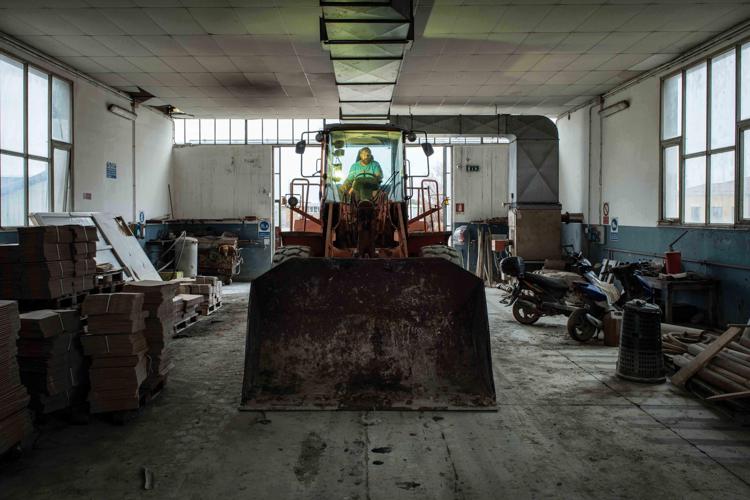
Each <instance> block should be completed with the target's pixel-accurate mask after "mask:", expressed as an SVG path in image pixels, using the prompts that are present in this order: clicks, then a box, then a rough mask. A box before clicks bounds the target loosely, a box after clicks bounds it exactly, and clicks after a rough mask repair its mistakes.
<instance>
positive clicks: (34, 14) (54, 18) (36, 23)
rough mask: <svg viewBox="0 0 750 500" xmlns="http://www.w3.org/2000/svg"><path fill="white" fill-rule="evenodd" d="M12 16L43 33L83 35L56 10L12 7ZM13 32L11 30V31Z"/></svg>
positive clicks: (83, 33)
mask: <svg viewBox="0 0 750 500" xmlns="http://www.w3.org/2000/svg"><path fill="white" fill-rule="evenodd" d="M12 12H13V14H12V15H13V17H15V18H17V19H20V20H21V22H23V23H25V24H26V25H29V26H31V27H32V28H34V29H36V30H39V32H41V33H43V34H45V35H85V34H86V33H85V32H83V31H82V30H81V29H80V28H78V27H76V26H75V25H73V24H72V23H70V22H68V21H67V20H66V19H65V18H63V17H62V16H61V15H60V14H59V13H58V12H56V11H53V10H48V9H14V10H13V11H12ZM11 33H13V32H11Z"/></svg>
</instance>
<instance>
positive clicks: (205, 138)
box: [201, 119, 215, 144]
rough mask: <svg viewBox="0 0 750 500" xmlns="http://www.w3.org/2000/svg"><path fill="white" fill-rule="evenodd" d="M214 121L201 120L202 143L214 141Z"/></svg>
mask: <svg viewBox="0 0 750 500" xmlns="http://www.w3.org/2000/svg"><path fill="white" fill-rule="evenodd" d="M214 132H215V129H214V121H213V120H211V119H203V120H201V144H213V143H214Z"/></svg>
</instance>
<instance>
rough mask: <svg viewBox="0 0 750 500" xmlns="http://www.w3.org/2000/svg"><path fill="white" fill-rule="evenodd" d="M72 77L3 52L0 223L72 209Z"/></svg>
mask: <svg viewBox="0 0 750 500" xmlns="http://www.w3.org/2000/svg"><path fill="white" fill-rule="evenodd" d="M72 99H73V92H72V85H71V83H70V82H69V81H66V80H63V79H62V78H59V77H57V76H55V75H52V74H50V73H47V72H46V71H43V70H41V69H39V68H36V67H34V66H31V65H29V64H26V63H25V62H23V61H20V60H17V59H14V58H12V57H8V56H5V55H2V54H0V226H2V227H13V226H24V225H27V224H28V222H29V221H28V215H29V214H31V213H35V212H49V211H51V210H55V211H67V210H72V206H71V205H72V198H71V196H70V193H71V192H72V178H71V177H72V176H71V168H70V151H71V149H72V139H73V127H72V122H73V116H72V110H73V102H72Z"/></svg>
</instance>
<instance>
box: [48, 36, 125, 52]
mask: <svg viewBox="0 0 750 500" xmlns="http://www.w3.org/2000/svg"><path fill="white" fill-rule="evenodd" d="M55 39H56V40H57V41H58V42H60V43H62V44H63V45H67V46H68V47H71V48H73V49H75V50H76V51H77V52H78V53H80V54H81V55H84V56H116V55H117V54H115V53H114V52H112V51H111V50H110V49H108V48H107V47H106V46H104V45H103V44H101V43H100V42H99V41H97V40H96V39H95V38H94V37H91V36H78V35H58V36H56V37H55Z"/></svg>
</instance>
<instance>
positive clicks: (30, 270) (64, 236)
mask: <svg viewBox="0 0 750 500" xmlns="http://www.w3.org/2000/svg"><path fill="white" fill-rule="evenodd" d="M72 243H73V231H72V230H71V229H70V228H69V227H66V226H39V227H21V228H18V246H19V255H20V262H21V265H20V266H19V267H18V278H19V280H20V283H21V290H20V292H21V295H20V297H19V298H23V299H29V300H45V299H56V298H59V297H63V296H66V295H70V294H72V293H73V276H74V266H73V259H72V254H71V244H72Z"/></svg>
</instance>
